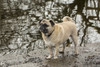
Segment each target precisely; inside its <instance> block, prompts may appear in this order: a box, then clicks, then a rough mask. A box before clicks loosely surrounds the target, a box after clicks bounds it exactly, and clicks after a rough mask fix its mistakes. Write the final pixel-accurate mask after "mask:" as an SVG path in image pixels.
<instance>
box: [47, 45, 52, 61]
mask: <svg viewBox="0 0 100 67" xmlns="http://www.w3.org/2000/svg"><path fill="white" fill-rule="evenodd" d="M48 50H49V56H48V57H47V59H50V58H52V54H53V53H52V47H51V46H48Z"/></svg>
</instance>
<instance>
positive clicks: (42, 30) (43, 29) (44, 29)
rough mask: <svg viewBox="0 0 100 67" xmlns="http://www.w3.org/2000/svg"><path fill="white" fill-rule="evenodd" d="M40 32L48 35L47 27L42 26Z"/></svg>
mask: <svg viewBox="0 0 100 67" xmlns="http://www.w3.org/2000/svg"><path fill="white" fill-rule="evenodd" d="M39 29H40V31H41V32H43V33H44V34H46V33H48V30H47V29H46V27H44V26H43V25H41V26H40V28H39Z"/></svg>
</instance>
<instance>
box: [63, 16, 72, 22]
mask: <svg viewBox="0 0 100 67" xmlns="http://www.w3.org/2000/svg"><path fill="white" fill-rule="evenodd" d="M62 20H63V22H66V21H72V22H73V20H72V18H70V17H69V16H65V17H64V18H63V19H62Z"/></svg>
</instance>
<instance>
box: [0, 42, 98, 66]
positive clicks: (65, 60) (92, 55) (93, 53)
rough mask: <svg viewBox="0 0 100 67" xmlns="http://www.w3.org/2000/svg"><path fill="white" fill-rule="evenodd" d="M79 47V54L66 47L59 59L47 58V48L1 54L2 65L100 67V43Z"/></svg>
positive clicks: (0, 61) (71, 47) (72, 48)
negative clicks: (21, 53)
mask: <svg viewBox="0 0 100 67" xmlns="http://www.w3.org/2000/svg"><path fill="white" fill-rule="evenodd" d="M86 45H87V46H86V47H78V51H79V55H77V56H76V55H75V54H74V47H73V46H70V47H66V49H65V52H64V54H61V53H59V55H58V59H56V60H55V59H53V58H51V59H50V60H47V59H46V57H47V55H48V51H47V49H35V50H34V51H30V52H29V53H28V54H23V55H19V54H14V53H9V54H6V55H4V56H2V55H1V58H0V67H100V43H94V44H86Z"/></svg>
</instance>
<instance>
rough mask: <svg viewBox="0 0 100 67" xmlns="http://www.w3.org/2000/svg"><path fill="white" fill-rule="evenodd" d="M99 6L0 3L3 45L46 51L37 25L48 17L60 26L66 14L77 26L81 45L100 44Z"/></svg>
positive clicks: (86, 2) (76, 1) (71, 1)
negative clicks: (43, 49) (0, 7)
mask: <svg viewBox="0 0 100 67" xmlns="http://www.w3.org/2000/svg"><path fill="white" fill-rule="evenodd" d="M99 3H100V2H99V0H67V1H66V0H55V1H51V0H46V1H45V0H38V1H37V0H34V1H32V0H28V1H27V0H22V1H18V0H13V1H12V0H10V1H9V2H8V1H6V0H4V1H1V6H2V9H0V10H1V12H0V15H1V18H0V19H1V22H2V23H0V45H1V46H3V47H4V46H6V47H4V48H3V49H7V50H8V49H9V50H12V49H13V50H16V49H26V48H27V49H30V50H34V47H35V46H37V47H39V48H44V43H43V42H42V40H41V34H40V32H39V30H38V27H39V26H38V22H39V21H40V20H41V19H44V18H46V19H53V20H54V21H55V22H57V23H60V22H61V19H62V18H63V17H64V16H66V15H67V16H70V17H72V18H73V20H74V21H75V23H76V26H77V30H78V45H80V46H85V44H87V43H97V42H100V18H99V17H100V5H99ZM16 5H17V6H16ZM70 42H72V40H70ZM38 44H39V45H38ZM3 49H1V50H3Z"/></svg>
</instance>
